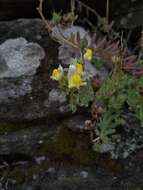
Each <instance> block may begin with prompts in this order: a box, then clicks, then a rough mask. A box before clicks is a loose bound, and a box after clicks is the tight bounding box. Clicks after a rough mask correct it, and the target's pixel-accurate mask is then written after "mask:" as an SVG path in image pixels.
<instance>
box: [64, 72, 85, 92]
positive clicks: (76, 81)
mask: <svg viewBox="0 0 143 190" xmlns="http://www.w3.org/2000/svg"><path fill="white" fill-rule="evenodd" d="M68 83H69V84H68V87H69V88H77V89H79V88H80V87H81V86H83V85H86V83H85V82H83V81H82V79H81V76H80V75H79V74H73V75H72V76H71V77H70V79H69V81H68Z"/></svg>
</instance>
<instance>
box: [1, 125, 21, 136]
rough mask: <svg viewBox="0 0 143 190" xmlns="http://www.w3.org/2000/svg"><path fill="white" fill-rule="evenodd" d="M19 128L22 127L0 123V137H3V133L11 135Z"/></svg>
mask: <svg viewBox="0 0 143 190" xmlns="http://www.w3.org/2000/svg"><path fill="white" fill-rule="evenodd" d="M21 128H22V127H21V126H20V125H18V124H14V123H6V122H2V123H0V135H3V134H5V133H11V132H14V131H17V130H19V129H21Z"/></svg>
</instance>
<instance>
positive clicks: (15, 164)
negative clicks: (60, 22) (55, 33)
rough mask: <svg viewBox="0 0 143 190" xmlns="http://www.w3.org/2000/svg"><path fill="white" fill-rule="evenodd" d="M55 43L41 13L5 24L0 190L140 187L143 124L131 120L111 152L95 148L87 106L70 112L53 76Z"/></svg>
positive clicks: (0, 27)
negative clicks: (87, 127) (87, 122)
mask: <svg viewBox="0 0 143 190" xmlns="http://www.w3.org/2000/svg"><path fill="white" fill-rule="evenodd" d="M58 48H59V45H58V44H57V43H56V42H55V41H53V40H52V39H51V38H50V37H49V35H48V33H47V31H46V29H45V26H44V25H43V23H42V21H40V20H39V19H28V20H27V19H19V20H15V21H8V22H0V151H1V152H0V171H1V172H0V179H1V180H0V189H4V190H5V189H7V190H12V189H14V190H18V189H21V190H22V189H23V190H36V189H41V190H46V189H49V190H64V189H66V190H78V189H83V190H84V189H85V190H87V189H89V190H93V189H94V190H96V189H98V190H118V189H119V190H121V189H125V190H127V189H129V190H133V189H134V190H135V189H137V190H139V189H140V190H141V189H142V188H143V183H142V177H143V173H142V171H143V170H142V168H143V161H142V160H143V159H142V158H143V152H142V151H141V149H142V148H143V147H142V144H143V142H142V141H143V133H142V131H141V130H142V129H140V128H139V126H137V128H136V130H134V124H133V122H132V121H131V122H130V123H129V126H127V128H126V130H125V131H124V132H125V136H123V139H122V138H120V142H117V143H116V144H115V145H114V147H102V150H101V152H104V153H106V154H107V155H106V154H105V155H102V156H100V155H98V154H97V153H95V152H93V150H92V145H91V140H90V132H89V131H85V130H84V121H85V120H86V119H89V112H88V110H82V109H80V110H79V111H78V112H77V114H76V116H75V115H73V114H71V112H70V110H69V107H68V104H67V101H66V98H65V97H64V96H63V94H62V93H61V92H60V91H59V90H58V88H57V83H56V82H54V81H52V80H51V79H50V73H51V69H52V68H54V67H56V66H58V64H59V62H60V61H59V59H58ZM129 135H130V137H131V138H132V139H130V138H129ZM117 144H118V147H116V145H117ZM107 149H109V151H107ZM137 149H140V152H138V153H137V154H135V153H136V150H137ZM103 150H104V151H103ZM108 152H110V153H112V155H113V157H114V158H116V159H117V158H126V159H125V160H123V161H121V162H120V163H118V162H117V161H114V160H111V159H110V157H109V156H108ZM129 156H130V157H129ZM127 157H129V158H127ZM51 160H52V161H51ZM57 160H58V163H57ZM63 160H64V162H63ZM71 163H76V164H77V163H78V164H83V165H84V166H78V165H76V166H75V165H74V164H71ZM89 164H92V165H90V166H87V165H89ZM93 165H94V167H93ZM7 171H8V172H7ZM137 176H138V177H137ZM125 177H126V178H125Z"/></svg>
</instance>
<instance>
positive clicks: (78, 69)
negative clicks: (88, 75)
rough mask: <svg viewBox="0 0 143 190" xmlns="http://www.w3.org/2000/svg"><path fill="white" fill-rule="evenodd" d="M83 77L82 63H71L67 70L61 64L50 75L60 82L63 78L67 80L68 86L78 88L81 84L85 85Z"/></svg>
mask: <svg viewBox="0 0 143 190" xmlns="http://www.w3.org/2000/svg"><path fill="white" fill-rule="evenodd" d="M83 77H84V68H83V64H82V63H78V62H76V63H72V64H71V65H70V66H69V68H68V71H67V70H66V69H63V67H62V66H61V65H59V67H58V68H57V69H54V70H53V72H52V75H51V79H53V80H56V81H59V82H62V81H63V79H65V80H67V84H68V88H69V89H72V88H75V89H80V87H81V86H84V85H86V81H84V79H83Z"/></svg>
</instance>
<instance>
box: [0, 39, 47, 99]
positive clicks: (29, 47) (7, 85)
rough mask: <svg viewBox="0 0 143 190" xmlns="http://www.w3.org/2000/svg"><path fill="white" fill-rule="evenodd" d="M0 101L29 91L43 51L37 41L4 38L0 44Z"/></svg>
mask: <svg viewBox="0 0 143 190" xmlns="http://www.w3.org/2000/svg"><path fill="white" fill-rule="evenodd" d="M0 55H1V56H0V57H2V58H1V60H0V102H3V101H8V99H9V98H19V97H21V96H24V95H26V94H28V93H30V92H31V90H32V86H31V83H32V79H33V76H34V74H35V73H36V70H37V68H38V67H39V66H40V61H41V59H43V58H44V56H45V53H44V50H43V49H42V47H40V45H38V44H37V43H28V42H27V40H26V39H24V38H22V37H21V38H16V39H9V40H6V41H5V42H4V43H2V44H1V45H0Z"/></svg>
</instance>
